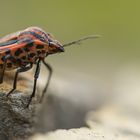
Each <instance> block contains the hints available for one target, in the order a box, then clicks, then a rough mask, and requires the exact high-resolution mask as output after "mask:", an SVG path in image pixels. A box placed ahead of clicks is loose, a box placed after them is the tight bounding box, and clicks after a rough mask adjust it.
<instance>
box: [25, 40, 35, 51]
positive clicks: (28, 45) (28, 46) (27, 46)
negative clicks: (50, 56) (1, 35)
mask: <svg viewBox="0 0 140 140" xmlns="http://www.w3.org/2000/svg"><path fill="white" fill-rule="evenodd" d="M33 45H34V44H33V42H30V43H27V44H26V45H25V47H24V50H25V51H26V52H29V51H30V49H29V48H31V47H32V46H33Z"/></svg>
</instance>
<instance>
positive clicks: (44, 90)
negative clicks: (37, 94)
mask: <svg viewBox="0 0 140 140" xmlns="http://www.w3.org/2000/svg"><path fill="white" fill-rule="evenodd" d="M42 62H43V64H44V65H45V67H46V68H47V69H48V70H49V76H48V80H47V82H46V85H45V88H44V89H43V92H42V96H41V99H40V102H42V100H43V97H44V95H45V93H46V92H47V89H48V86H49V83H50V79H51V76H52V72H53V71H52V67H51V66H50V65H49V64H48V63H46V62H45V60H44V59H43V60H42Z"/></svg>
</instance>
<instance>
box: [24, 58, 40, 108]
mask: <svg viewBox="0 0 140 140" xmlns="http://www.w3.org/2000/svg"><path fill="white" fill-rule="evenodd" d="M40 65H41V59H39V60H38V61H37V66H36V70H35V74H34V85H33V92H32V94H31V96H30V98H29V101H28V104H27V106H26V107H27V108H28V107H29V105H30V103H31V101H32V98H33V97H34V96H35V92H36V84H37V79H38V77H39V73H40Z"/></svg>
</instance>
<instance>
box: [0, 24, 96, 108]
mask: <svg viewBox="0 0 140 140" xmlns="http://www.w3.org/2000/svg"><path fill="white" fill-rule="evenodd" d="M97 37H99V36H98V35H95V36H87V37H84V38H82V39H79V40H76V41H72V42H70V43H67V44H64V45H62V44H60V43H59V42H58V41H57V40H55V39H54V38H53V37H52V36H51V35H50V34H49V33H46V32H45V31H43V30H42V29H40V28H38V27H29V28H27V29H25V30H22V31H18V32H16V33H13V34H10V35H7V36H5V37H3V38H0V83H2V82H3V77H4V72H5V70H13V69H17V70H16V73H15V78H14V83H13V88H12V89H11V90H10V91H9V92H8V94H7V96H9V95H10V94H11V93H12V92H13V91H14V90H15V89H16V85H17V78H18V74H19V73H22V72H25V71H28V70H29V69H31V68H32V67H33V64H36V70H35V74H34V86H33V92H32V94H31V96H30V98H29V102H28V104H27V107H28V106H29V104H30V102H31V100H32V97H34V96H35V90H36V83H37V79H38V76H39V73H40V64H41V62H43V64H44V65H45V66H46V68H47V69H48V70H49V76H48V80H47V83H46V86H45V88H44V90H43V93H42V97H41V100H42V99H43V96H44V93H45V92H46V91H47V88H48V85H49V82H50V78H51V75H52V68H51V66H50V65H49V64H48V63H46V62H45V57H47V56H48V55H51V54H55V53H58V52H64V47H66V46H70V45H72V44H76V43H79V42H81V41H83V40H86V39H90V38H97Z"/></svg>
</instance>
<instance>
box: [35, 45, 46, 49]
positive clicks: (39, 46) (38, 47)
mask: <svg viewBox="0 0 140 140" xmlns="http://www.w3.org/2000/svg"><path fill="white" fill-rule="evenodd" d="M36 48H37V49H43V48H44V46H43V45H37V46H36Z"/></svg>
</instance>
